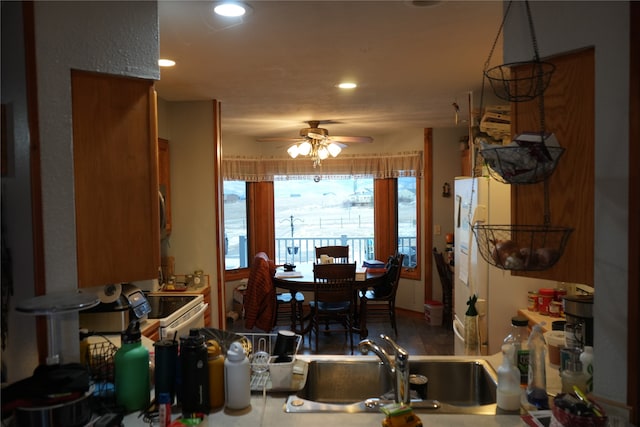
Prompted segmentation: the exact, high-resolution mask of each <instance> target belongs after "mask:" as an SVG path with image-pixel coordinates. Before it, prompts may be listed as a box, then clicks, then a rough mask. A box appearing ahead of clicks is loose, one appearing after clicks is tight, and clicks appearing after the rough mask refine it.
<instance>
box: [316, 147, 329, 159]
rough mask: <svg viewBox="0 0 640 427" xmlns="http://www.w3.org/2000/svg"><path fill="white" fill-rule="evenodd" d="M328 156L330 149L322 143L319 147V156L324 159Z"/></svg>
mask: <svg viewBox="0 0 640 427" xmlns="http://www.w3.org/2000/svg"><path fill="white" fill-rule="evenodd" d="M327 157H329V150H328V149H327V147H326V146H324V145H321V146H320V147H319V148H318V158H319V159H320V160H324V159H326V158H327Z"/></svg>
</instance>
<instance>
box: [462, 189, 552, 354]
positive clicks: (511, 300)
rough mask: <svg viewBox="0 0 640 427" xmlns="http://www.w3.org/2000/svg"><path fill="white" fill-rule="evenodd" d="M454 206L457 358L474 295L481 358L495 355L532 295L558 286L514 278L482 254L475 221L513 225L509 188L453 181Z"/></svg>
mask: <svg viewBox="0 0 640 427" xmlns="http://www.w3.org/2000/svg"><path fill="white" fill-rule="evenodd" d="M454 191H455V207H454V215H455V217H454V229H455V232H454V239H455V240H454V243H455V269H454V271H455V273H454V285H453V287H454V297H453V300H454V333H455V335H456V339H455V353H456V355H463V354H465V349H464V338H465V328H464V322H465V313H466V311H467V308H468V305H467V301H468V300H469V297H470V296H471V295H473V294H475V295H477V297H478V303H477V304H476V308H477V310H478V335H479V338H480V352H481V354H495V353H498V352H499V351H500V350H501V348H500V347H501V345H502V341H503V340H504V338H505V337H506V336H507V335H508V334H509V331H510V328H511V318H512V317H513V316H515V315H517V314H518V309H521V308H526V307H527V295H528V292H529V291H537V290H538V289H540V288H543V287H544V288H547V287H551V288H555V287H556V282H550V281H547V280H541V279H531V278H525V277H519V276H512V275H511V272H510V271H509V270H503V269H500V268H498V267H495V266H492V265H490V264H489V263H487V262H486V261H485V260H484V258H482V255H481V254H480V252H479V251H478V244H477V242H476V239H475V235H474V234H473V229H472V226H473V224H474V223H484V224H487V225H504V224H510V223H511V188H510V185H508V184H503V183H501V182H498V181H496V180H494V179H492V178H490V177H478V178H469V177H458V178H456V179H455V184H454Z"/></svg>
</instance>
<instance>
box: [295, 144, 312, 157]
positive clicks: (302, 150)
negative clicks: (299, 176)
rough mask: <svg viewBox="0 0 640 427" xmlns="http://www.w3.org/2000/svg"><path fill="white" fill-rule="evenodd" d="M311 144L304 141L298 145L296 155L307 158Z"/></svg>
mask: <svg viewBox="0 0 640 427" xmlns="http://www.w3.org/2000/svg"><path fill="white" fill-rule="evenodd" d="M311 148H312V147H311V143H310V142H309V141H304V142H303V143H301V144H300V145H298V154H300V155H302V156H308V155H309V153H310V152H311Z"/></svg>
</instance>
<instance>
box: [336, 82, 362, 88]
mask: <svg viewBox="0 0 640 427" xmlns="http://www.w3.org/2000/svg"><path fill="white" fill-rule="evenodd" d="M338 87H339V88H340V89H355V88H357V87H358V85H357V84H356V83H353V82H344V83H340V84H338Z"/></svg>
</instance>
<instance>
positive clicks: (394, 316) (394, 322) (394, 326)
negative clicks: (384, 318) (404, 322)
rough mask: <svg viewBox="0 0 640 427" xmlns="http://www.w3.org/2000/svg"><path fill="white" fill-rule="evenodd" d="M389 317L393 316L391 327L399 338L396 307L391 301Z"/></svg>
mask: <svg viewBox="0 0 640 427" xmlns="http://www.w3.org/2000/svg"><path fill="white" fill-rule="evenodd" d="M389 317H390V318H391V327H392V328H393V332H395V334H396V338H398V326H397V325H396V307H395V305H394V304H393V303H391V302H390V303H389Z"/></svg>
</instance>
